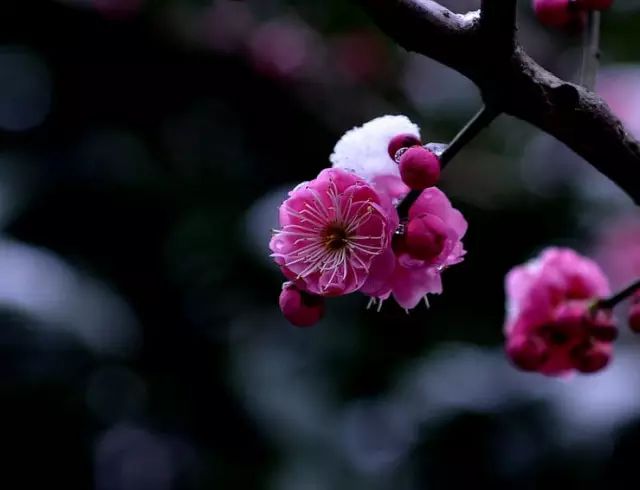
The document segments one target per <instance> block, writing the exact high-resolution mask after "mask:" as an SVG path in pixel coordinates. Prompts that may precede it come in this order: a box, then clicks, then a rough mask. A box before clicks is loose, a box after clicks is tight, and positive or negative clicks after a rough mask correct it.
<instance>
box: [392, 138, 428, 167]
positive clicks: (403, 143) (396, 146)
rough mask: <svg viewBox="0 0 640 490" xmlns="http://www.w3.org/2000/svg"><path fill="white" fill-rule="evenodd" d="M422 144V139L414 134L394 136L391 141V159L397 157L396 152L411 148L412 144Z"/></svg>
mask: <svg viewBox="0 0 640 490" xmlns="http://www.w3.org/2000/svg"><path fill="white" fill-rule="evenodd" d="M420 144H421V142H420V139H419V138H418V137H417V136H414V135H413V134H399V135H398V136H394V137H393V139H392V140H391V141H390V142H389V149H388V151H389V156H390V157H391V160H394V161H395V159H396V154H397V153H398V151H400V150H401V149H403V148H411V147H412V146H419V145H420Z"/></svg>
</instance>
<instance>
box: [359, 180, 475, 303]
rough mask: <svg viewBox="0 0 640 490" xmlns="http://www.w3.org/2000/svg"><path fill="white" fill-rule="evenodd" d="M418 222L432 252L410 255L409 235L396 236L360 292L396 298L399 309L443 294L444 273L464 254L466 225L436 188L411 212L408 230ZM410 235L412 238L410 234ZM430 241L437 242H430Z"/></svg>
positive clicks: (380, 297) (425, 244)
mask: <svg viewBox="0 0 640 490" xmlns="http://www.w3.org/2000/svg"><path fill="white" fill-rule="evenodd" d="M414 222H419V223H420V227H419V230H418V232H417V233H416V234H417V235H418V238H421V240H419V242H420V243H421V244H422V246H423V248H424V249H426V248H429V250H431V251H432V252H433V253H431V255H429V254H419V256H417V255H416V254H413V255H412V253H411V247H410V246H408V244H407V243H405V238H406V235H397V236H396V238H395V240H394V245H393V247H392V248H391V249H390V250H387V251H386V252H385V253H384V254H382V255H380V256H378V257H376V258H375V259H374V261H373V265H372V268H371V274H370V276H369V278H368V280H367V282H366V283H365V284H364V286H363V287H362V289H361V291H362V292H363V293H364V294H367V295H369V296H371V297H372V298H374V299H376V300H385V299H387V298H389V296H391V295H393V297H394V299H395V300H396V301H397V302H398V304H399V305H400V306H402V307H403V308H405V309H411V308H414V307H415V306H416V305H417V304H418V303H419V302H420V300H421V299H423V298H424V297H425V296H426V295H427V294H440V293H441V292H442V279H441V273H442V271H443V270H444V269H445V268H447V267H449V266H451V265H453V264H457V263H459V262H461V261H462V260H463V256H464V254H465V250H464V248H463V245H462V241H461V239H462V237H463V236H464V234H465V233H466V231H467V222H466V220H465V219H464V217H463V216H462V213H460V211H458V210H457V209H454V208H453V207H452V206H451V203H450V202H449V199H447V196H446V195H445V194H444V193H443V192H442V191H441V190H439V189H437V188H436V187H431V188H429V189H426V190H424V191H423V192H422V193H421V194H420V197H419V198H418V199H417V200H416V202H415V203H414V204H413V205H412V206H411V208H410V210H409V216H408V223H407V224H406V225H405V230H406V229H411V228H412V224H413V223H414ZM409 236H411V235H409ZM430 242H437V243H431V244H430V245H429V246H428V245H427V244H429V243H430Z"/></svg>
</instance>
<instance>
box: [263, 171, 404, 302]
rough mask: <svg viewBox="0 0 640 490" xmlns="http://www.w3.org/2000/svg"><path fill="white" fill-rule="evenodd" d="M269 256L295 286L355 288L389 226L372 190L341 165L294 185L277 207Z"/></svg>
mask: <svg viewBox="0 0 640 490" xmlns="http://www.w3.org/2000/svg"><path fill="white" fill-rule="evenodd" d="M280 226H281V229H280V230H278V231H276V232H275V234H274V236H273V238H272V240H271V244H270V248H271V251H272V252H273V254H272V256H273V258H274V260H275V261H276V263H277V264H278V265H279V266H280V267H281V269H282V271H283V273H284V274H285V276H287V277H288V278H289V279H291V280H292V281H295V284H296V286H297V287H298V288H300V289H302V290H304V291H306V292H309V293H311V294H315V295H320V296H339V295H343V294H348V293H351V292H354V291H356V290H358V289H359V288H360V287H361V286H362V285H363V284H364V282H365V281H366V280H367V278H368V275H369V270H370V267H371V263H372V261H373V260H374V258H375V257H376V256H378V255H381V254H382V253H383V252H384V251H385V250H386V249H387V248H388V244H389V241H390V237H391V233H392V232H393V228H392V226H390V221H389V217H388V214H387V211H386V210H385V208H384V207H383V204H382V200H381V198H380V196H379V195H378V194H377V192H376V191H375V190H374V189H373V188H372V187H371V186H370V185H369V184H368V183H367V182H365V181H364V180H362V179H361V178H359V177H358V176H356V175H354V174H353V173H350V172H347V171H345V170H342V169H325V170H323V171H322V172H320V174H319V175H318V177H317V178H316V179H314V180H312V181H310V182H307V183H305V184H304V185H299V186H297V187H296V188H295V189H294V190H293V191H291V193H290V194H289V198H288V199H287V200H285V201H284V203H282V206H281V207H280Z"/></svg>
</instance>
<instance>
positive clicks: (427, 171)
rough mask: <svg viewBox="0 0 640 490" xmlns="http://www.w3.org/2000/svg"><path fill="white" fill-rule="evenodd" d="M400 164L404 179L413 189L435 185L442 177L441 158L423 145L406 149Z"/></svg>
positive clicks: (401, 174)
mask: <svg viewBox="0 0 640 490" xmlns="http://www.w3.org/2000/svg"><path fill="white" fill-rule="evenodd" d="M398 165H399V167H400V176H401V177H402V181H403V182H404V183H405V184H406V185H408V186H409V187H410V188H411V189H413V190H419V191H420V190H423V189H426V188H427V187H433V186H434V185H436V183H437V182H438V179H439V178H440V159H439V158H438V157H437V156H436V155H435V154H433V153H431V152H430V151H429V150H427V149H426V148H423V147H422V146H413V147H411V148H409V149H408V150H407V151H405V152H404V153H403V154H402V156H401V157H400V161H399V163H398Z"/></svg>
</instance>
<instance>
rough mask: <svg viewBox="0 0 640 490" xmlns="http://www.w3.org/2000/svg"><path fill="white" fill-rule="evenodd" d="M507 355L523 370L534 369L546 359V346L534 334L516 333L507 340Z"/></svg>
mask: <svg viewBox="0 0 640 490" xmlns="http://www.w3.org/2000/svg"><path fill="white" fill-rule="evenodd" d="M507 356H508V357H509V359H511V362H513V364H514V365H515V366H516V367H518V368H520V369H522V370H523V371H536V370H538V369H539V368H540V367H541V366H542V365H543V364H544V363H545V362H546V360H547V348H546V346H545V344H544V342H543V341H542V339H541V338H539V337H537V336H535V335H530V336H525V335H516V336H514V337H511V338H509V340H508V342H507Z"/></svg>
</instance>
